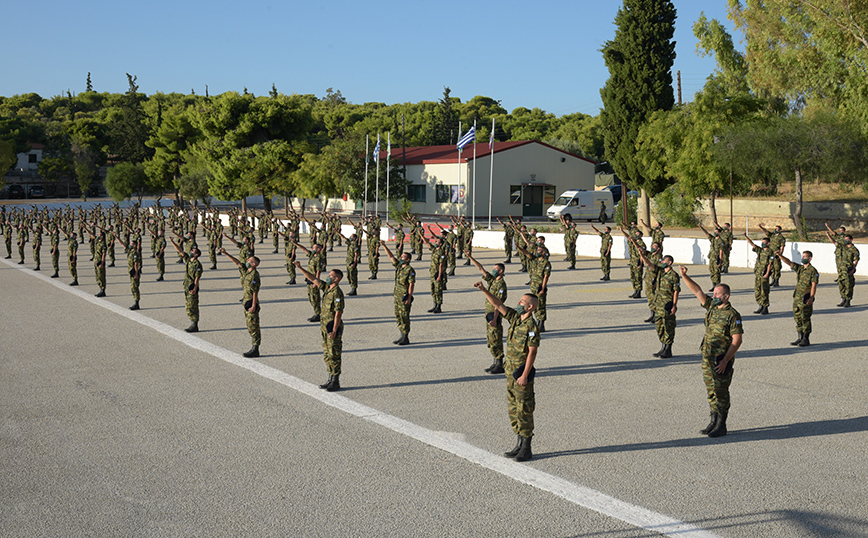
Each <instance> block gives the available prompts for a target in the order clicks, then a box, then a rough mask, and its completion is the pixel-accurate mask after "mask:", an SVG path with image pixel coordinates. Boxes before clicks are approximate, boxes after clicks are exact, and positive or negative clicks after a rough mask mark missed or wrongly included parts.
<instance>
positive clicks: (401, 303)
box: [383, 243, 416, 346]
mask: <svg viewBox="0 0 868 538" xmlns="http://www.w3.org/2000/svg"><path fill="white" fill-rule="evenodd" d="M383 248H384V249H385V250H386V255H387V256H389V260H391V262H392V265H394V266H395V290H394V293H393V296H394V300H395V320H397V322H398V330H399V331H400V332H401V336H400V337H399V338H398V339H397V340H395V341H394V342H392V343H393V344H398V345H399V346H406V345H407V344H409V343H410V309H411V308H412V306H413V291H414V289H415V287H416V270H415V269H413V267H411V266H410V260H411V259H412V256H410V254H409V253H408V252H402V253H401V254H399V255H398V257H397V258H396V257H395V255H394V254H392V251H390V250H389V247H388V246H387V245H386V244H385V243H384V244H383Z"/></svg>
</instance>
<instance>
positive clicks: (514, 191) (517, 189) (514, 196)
mask: <svg viewBox="0 0 868 538" xmlns="http://www.w3.org/2000/svg"><path fill="white" fill-rule="evenodd" d="M522 188H523V187H522V186H521V185H511V186H510V187H509V203H510V204H512V205H521V189H522Z"/></svg>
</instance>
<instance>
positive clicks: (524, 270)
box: [518, 265, 527, 273]
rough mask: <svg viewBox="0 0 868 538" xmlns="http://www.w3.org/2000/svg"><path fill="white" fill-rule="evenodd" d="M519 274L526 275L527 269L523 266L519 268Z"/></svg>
mask: <svg viewBox="0 0 868 538" xmlns="http://www.w3.org/2000/svg"><path fill="white" fill-rule="evenodd" d="M518 272H519V273H527V267H525V266H524V265H522V266H521V269H519V270H518Z"/></svg>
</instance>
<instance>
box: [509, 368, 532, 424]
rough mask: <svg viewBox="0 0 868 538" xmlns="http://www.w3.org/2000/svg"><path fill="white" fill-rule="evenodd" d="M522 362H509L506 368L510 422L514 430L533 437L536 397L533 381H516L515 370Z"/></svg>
mask: <svg viewBox="0 0 868 538" xmlns="http://www.w3.org/2000/svg"><path fill="white" fill-rule="evenodd" d="M522 364H523V363H522V362H509V363H507V364H506V365H505V366H504V368H505V369H506V401H507V408H508V410H509V424H510V425H511V426H512V431H514V432H515V433H517V434H518V435H521V436H522V437H526V438H530V437H533V411H534V409H535V408H536V398H535V395H534V390H533V384H534V382H533V381H528V382H527V385H525V386H523V387H522V386H521V385H519V384H518V383H516V381H515V378H514V377H513V375H512V374H513V372H515V370H516V368H518V367H519V366H521V365H522Z"/></svg>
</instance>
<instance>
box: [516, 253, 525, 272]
mask: <svg viewBox="0 0 868 538" xmlns="http://www.w3.org/2000/svg"><path fill="white" fill-rule="evenodd" d="M518 258H519V259H520V260H521V266H522V267H524V268H525V269H527V256H525V255H524V253H522V252H521V251H519V252H518Z"/></svg>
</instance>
